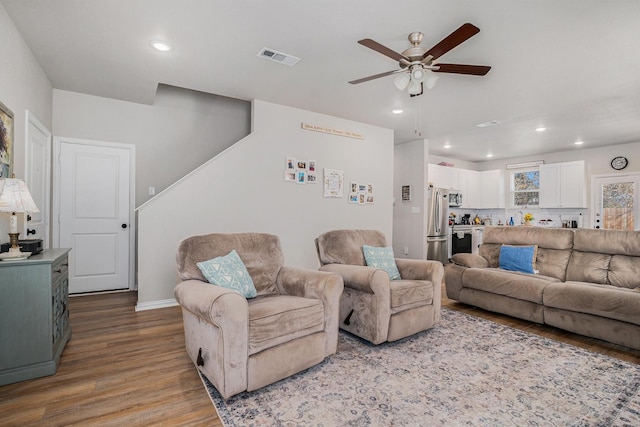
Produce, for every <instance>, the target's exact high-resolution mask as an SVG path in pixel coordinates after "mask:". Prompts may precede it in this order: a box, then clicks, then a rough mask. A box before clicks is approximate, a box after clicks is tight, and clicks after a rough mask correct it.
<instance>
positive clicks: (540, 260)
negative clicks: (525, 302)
mask: <svg viewBox="0 0 640 427" xmlns="http://www.w3.org/2000/svg"><path fill="white" fill-rule="evenodd" d="M573 236H574V235H573V231H572V230H563V229H546V228H541V227H504V226H502V227H500V226H491V227H484V232H483V238H482V239H483V243H482V245H480V249H479V252H478V254H479V255H481V256H482V257H483V258H485V259H486V260H487V262H488V264H489V266H490V267H498V266H499V260H500V247H501V246H502V245H503V244H504V245H537V246H538V255H537V259H536V268H537V269H538V271H539V272H540V274H541V275H543V276H549V277H555V278H556V279H560V280H565V274H566V269H567V264H568V263H569V257H570V255H571V250H572V248H573Z"/></svg>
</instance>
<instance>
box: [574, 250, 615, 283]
mask: <svg viewBox="0 0 640 427" xmlns="http://www.w3.org/2000/svg"><path fill="white" fill-rule="evenodd" d="M610 262H611V255H608V254H601V253H593V252H582V251H577V250H574V251H573V253H572V254H571V259H570V260H569V265H568V267H567V281H574V282H590V283H599V284H602V285H606V284H607V273H608V271H609V263H610Z"/></svg>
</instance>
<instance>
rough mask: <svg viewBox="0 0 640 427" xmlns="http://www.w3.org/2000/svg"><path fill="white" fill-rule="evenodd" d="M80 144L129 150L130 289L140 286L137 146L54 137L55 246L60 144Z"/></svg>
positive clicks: (57, 244) (56, 241)
mask: <svg viewBox="0 0 640 427" xmlns="http://www.w3.org/2000/svg"><path fill="white" fill-rule="evenodd" d="M63 143H65V144H78V145H88V146H93V147H103V148H109V147H111V148H119V149H126V150H129V154H130V156H131V157H130V162H129V225H130V227H129V228H130V231H129V274H128V276H129V290H131V291H133V290H136V289H137V288H138V286H137V283H136V280H135V272H136V252H135V242H136V233H137V232H136V221H135V203H136V174H135V170H136V146H135V145H133V144H124V143H120V142H108V141H97V140H91V139H84V138H68V137H61V136H54V137H53V159H54V162H53V218H54V220H53V221H52V222H53V247H54V248H58V247H60V180H61V179H60V146H61V144H63Z"/></svg>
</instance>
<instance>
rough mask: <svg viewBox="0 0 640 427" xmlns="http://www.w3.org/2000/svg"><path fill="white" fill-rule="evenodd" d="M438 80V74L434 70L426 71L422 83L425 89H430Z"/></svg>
mask: <svg viewBox="0 0 640 427" xmlns="http://www.w3.org/2000/svg"><path fill="white" fill-rule="evenodd" d="M437 82H438V75H437V74H436V73H434V72H431V71H430V72H428V73H427V77H426V78H425V79H424V85H425V86H426V87H427V89H429V90H431V89H433V87H434V86H435V85H436V83H437Z"/></svg>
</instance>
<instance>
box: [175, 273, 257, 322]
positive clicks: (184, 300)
mask: <svg viewBox="0 0 640 427" xmlns="http://www.w3.org/2000/svg"><path fill="white" fill-rule="evenodd" d="M173 295H174V296H175V297H176V301H178V303H179V304H180V305H181V306H182V308H184V309H186V310H189V311H190V312H191V313H193V314H195V315H196V316H198V317H200V318H201V319H203V320H205V321H207V322H209V323H212V324H214V325H216V326H219V327H223V326H224V325H225V324H231V325H235V326H234V327H238V326H240V325H244V328H248V326H249V305H248V304H247V300H246V298H245V297H243V296H242V295H241V294H240V293H238V292H236V291H232V290H230V289H226V288H223V287H221V286H215V285H212V284H210V283H206V282H202V281H200V280H186V281H184V282H181V283H178V284H177V285H176V287H175V289H174V290H173Z"/></svg>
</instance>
